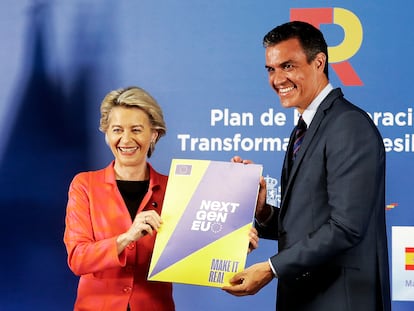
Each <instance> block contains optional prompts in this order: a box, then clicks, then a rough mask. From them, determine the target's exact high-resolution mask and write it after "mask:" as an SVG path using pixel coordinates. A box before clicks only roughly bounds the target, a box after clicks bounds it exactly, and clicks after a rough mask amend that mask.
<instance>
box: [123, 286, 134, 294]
mask: <svg viewBox="0 0 414 311" xmlns="http://www.w3.org/2000/svg"><path fill="white" fill-rule="evenodd" d="M131 289H132V288H131V286H125V287H124V288H123V290H122V291H123V292H124V293H129V292H130V291H131Z"/></svg>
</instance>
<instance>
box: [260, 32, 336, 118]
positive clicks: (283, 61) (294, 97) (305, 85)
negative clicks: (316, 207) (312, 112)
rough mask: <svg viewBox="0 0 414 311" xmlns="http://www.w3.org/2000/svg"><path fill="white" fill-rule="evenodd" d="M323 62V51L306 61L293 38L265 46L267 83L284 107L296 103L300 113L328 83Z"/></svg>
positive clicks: (297, 42)
mask: <svg viewBox="0 0 414 311" xmlns="http://www.w3.org/2000/svg"><path fill="white" fill-rule="evenodd" d="M325 62H326V56H325V54H324V53H319V54H317V55H316V57H315V59H314V60H312V61H311V62H310V63H308V61H307V58H306V54H305V52H304V51H303V48H302V47H301V45H300V43H299V40H298V39H296V38H292V39H288V40H285V41H282V42H280V43H278V44H275V45H271V46H269V47H267V48H266V69H267V71H268V78H269V83H270V86H271V87H272V88H273V89H274V90H275V91H276V93H277V94H278V95H279V98H280V102H281V104H282V106H283V107H285V108H291V107H295V108H297V110H298V111H299V113H303V111H304V110H305V109H306V108H307V107H308V106H309V105H310V103H311V102H312V100H313V99H314V98H315V97H316V96H317V95H318V94H319V93H320V92H321V91H322V90H323V88H324V87H325V86H326V85H327V83H328V79H327V77H326V75H325V74H324V67H325Z"/></svg>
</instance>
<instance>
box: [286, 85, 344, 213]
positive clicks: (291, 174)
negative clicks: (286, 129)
mask: <svg viewBox="0 0 414 311" xmlns="http://www.w3.org/2000/svg"><path fill="white" fill-rule="evenodd" d="M341 95H342V92H341V90H340V89H334V90H332V91H331V92H330V93H329V94H328V96H327V97H326V98H325V99H324V100H323V101H322V103H321V104H320V106H319V108H318V110H317V111H316V114H315V116H314V117H313V120H312V122H311V124H310V126H309V127H308V129H307V131H306V134H305V137H304V139H303V142H302V145H301V146H300V149H299V151H298V153H297V156H296V159H295V161H294V162H293V164H292V167H291V169H290V170H289V160H288V156H287V154H288V151H289V150H290V149H288V151H287V152H286V156H285V160H284V164H283V172H282V193H283V196H282V201H281V205H280V209H281V211H280V213H281V214H283V208H286V207H285V206H284V205H285V202H286V196H287V195H288V193H289V192H290V189H291V187H292V184H293V181H294V180H295V176H296V173H297V171H298V169H299V168H300V165H301V163H302V160H303V158H304V157H305V155H306V152H307V150H308V148H309V146H310V144H311V143H312V141H313V139H314V138H315V135H316V133H317V132H318V129H319V126H320V124H321V122H322V120H323V119H324V118H325V115H326V113H327V110H328V109H329V108H330V107H331V106H332V104H333V102H334V100H335V98H337V97H338V96H341ZM292 137H293V133H292V134H291V136H290V140H289V145H288V148H291V144H292V143H293V142H292V140H293V138H292ZM283 189H284V190H283Z"/></svg>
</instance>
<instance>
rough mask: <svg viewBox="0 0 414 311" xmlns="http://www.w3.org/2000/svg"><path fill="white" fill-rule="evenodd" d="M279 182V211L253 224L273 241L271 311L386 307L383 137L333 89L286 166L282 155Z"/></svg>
mask: <svg viewBox="0 0 414 311" xmlns="http://www.w3.org/2000/svg"><path fill="white" fill-rule="evenodd" d="M291 140H292V139H291ZM289 147H290V146H289ZM281 186H282V201H281V206H280V209H276V210H275V211H276V212H275V214H274V218H273V219H272V221H271V223H270V224H269V225H268V226H266V227H265V228H263V227H260V226H258V230H259V234H260V236H261V237H265V238H274V239H278V241H279V243H278V244H279V245H278V246H279V252H278V253H277V254H276V255H275V256H273V257H272V258H271V262H272V264H273V266H274V267H275V269H276V272H277V274H278V278H279V279H278V295H277V310H278V311H285V310H286V311H295V310H301V311H304V310H307V311H308V310H309V311H310V310H312V311H324V310H327V311H328V310H329V311H331V310H335V311H342V310H343V311H345V310H346V311H359V310H361V311H362V310H363V311H371V310H372V311H374V310H387V311H388V310H391V307H390V294H389V266H388V251H387V236H386V225H385V198H384V197H385V150H384V146H383V141H382V138H381V135H380V134H379V132H378V130H377V127H376V126H375V124H373V122H372V121H371V119H370V118H369V117H368V115H367V114H366V113H365V112H364V111H362V110H361V109H359V108H358V107H356V106H354V105H352V104H351V103H350V102H348V101H347V100H346V99H344V97H343V94H342V92H341V90H340V89H334V90H332V91H331V92H330V93H329V95H328V96H327V97H326V98H325V99H324V100H323V102H322V103H321V105H320V106H319V108H318V110H317V112H316V114H315V116H314V119H313V120H312V123H311V124H310V126H309V127H308V130H307V133H306V135H305V138H304V141H303V143H302V146H301V148H300V150H299V153H298V155H297V157H296V160H295V162H294V164H293V165H292V167H291V169H290V171H289V165H288V159H287V157H286V156H285V161H284V165H283V172H282V180H281Z"/></svg>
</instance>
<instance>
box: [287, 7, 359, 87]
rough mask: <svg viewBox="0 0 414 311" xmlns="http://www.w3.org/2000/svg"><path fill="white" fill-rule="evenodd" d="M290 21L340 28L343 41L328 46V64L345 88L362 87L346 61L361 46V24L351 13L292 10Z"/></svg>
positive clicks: (317, 26)
mask: <svg viewBox="0 0 414 311" xmlns="http://www.w3.org/2000/svg"><path fill="white" fill-rule="evenodd" d="M290 20H291V21H294V20H300V21H304V22H308V23H310V24H312V25H313V26H315V27H316V28H318V29H319V28H320V25H321V24H335V25H339V26H340V27H342V29H343V31H344V39H343V41H342V42H341V43H340V44H338V45H337V46H329V47H328V54H329V63H330V64H331V66H332V69H333V70H334V71H335V73H336V74H337V76H338V78H339V79H340V80H341V82H342V84H344V85H347V86H361V85H363V83H362V81H361V79H360V78H359V76H358V74H357V73H356V72H355V70H354V68H353V67H352V65H351V64H350V63H349V61H348V59H350V58H351V57H352V56H354V55H355V54H356V53H357V52H358V50H359V48H360V47H361V44H362V38H363V31H362V24H361V22H360V20H359V18H358V16H356V15H355V14H354V13H353V12H351V11H349V10H347V9H343V8H301V9H298V8H292V9H290Z"/></svg>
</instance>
